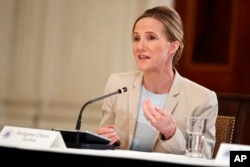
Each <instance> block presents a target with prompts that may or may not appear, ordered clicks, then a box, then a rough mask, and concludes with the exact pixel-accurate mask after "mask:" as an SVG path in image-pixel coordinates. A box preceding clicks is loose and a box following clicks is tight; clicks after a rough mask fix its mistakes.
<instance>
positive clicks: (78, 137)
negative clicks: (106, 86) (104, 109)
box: [76, 87, 127, 144]
mask: <svg viewBox="0 0 250 167" xmlns="http://www.w3.org/2000/svg"><path fill="white" fill-rule="evenodd" d="M126 91H127V88H126V87H123V88H122V89H118V90H117V91H115V92H113V93H110V94H107V95H104V96H101V97H98V98H96V99H92V100H89V101H87V102H86V103H85V104H84V105H83V106H82V108H81V110H80V113H79V116H78V119H77V123H76V130H77V133H76V144H80V133H79V132H80V128H81V120H82V113H83V110H84V109H85V108H86V106H87V105H89V104H91V103H94V102H96V101H99V100H102V99H104V98H107V97H109V96H113V95H115V94H122V93H124V92H126Z"/></svg>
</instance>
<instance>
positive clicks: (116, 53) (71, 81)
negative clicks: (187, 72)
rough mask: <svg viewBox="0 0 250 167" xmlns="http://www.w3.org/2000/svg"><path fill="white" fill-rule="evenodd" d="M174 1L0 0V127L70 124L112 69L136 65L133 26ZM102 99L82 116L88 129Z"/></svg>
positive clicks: (98, 91) (94, 123) (94, 122)
mask: <svg viewBox="0 0 250 167" xmlns="http://www.w3.org/2000/svg"><path fill="white" fill-rule="evenodd" d="M165 4H166V5H170V6H174V3H173V0H0V58H1V61H0V126H1V125H2V126H3V125H12V126H24V127H34V128H42V129H51V128H68V129H74V128H75V123H76V119H77V117H78V113H79V111H80V108H81V107H82V105H83V103H85V102H86V101H88V100H90V99H93V98H95V97H98V96H101V95H103V89H104V86H105V83H106V80H107V78H108V76H109V75H110V74H111V73H113V72H123V71H131V70H135V69H136V66H135V63H134V59H133V55H132V50H131V46H132V40H131V29H132V25H133V22H134V20H135V19H136V18H137V17H138V16H139V15H140V14H141V13H142V12H143V11H144V10H145V9H147V8H150V7H153V6H157V5H165ZM101 103H102V102H101V101H100V102H97V103H95V104H91V105H90V106H88V107H87V108H86V109H85V111H84V113H83V120H82V121H83V123H82V129H88V130H93V129H95V128H96V127H97V125H98V122H99V120H100V117H101V112H100V106H101Z"/></svg>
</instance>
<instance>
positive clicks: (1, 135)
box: [0, 126, 66, 148]
mask: <svg viewBox="0 0 250 167" xmlns="http://www.w3.org/2000/svg"><path fill="white" fill-rule="evenodd" d="M0 145H4V146H14V147H31V148H35V147H37V148H39V147H40V148H41V147H42V148H52V147H57V148H66V145H65V143H64V141H63V138H62V136H61V134H60V132H57V131H50V130H43V129H33V128H24V127H16V126H4V127H3V129H2V130H1V132H0Z"/></svg>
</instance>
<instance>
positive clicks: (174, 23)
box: [133, 6, 184, 65]
mask: <svg viewBox="0 0 250 167" xmlns="http://www.w3.org/2000/svg"><path fill="white" fill-rule="evenodd" d="M145 17H151V18H154V19H156V20H158V21H160V22H162V23H163V25H164V26H165V28H166V36H167V38H168V39H169V40H170V41H171V42H173V41H178V42H179V43H180V46H179V48H178V50H177V51H176V53H175V55H174V58H173V62H172V63H173V65H176V64H177V62H178V61H179V60H180V58H181V55H182V51H183V48H184V32H183V25H182V21H181V18H180V16H179V14H178V13H177V12H176V11H175V10H174V9H173V8H170V7H167V6H158V7H154V8H151V9H148V10H146V11H145V12H144V13H143V14H142V15H141V16H139V17H138V18H137V19H136V21H135V23H134V26H133V31H134V28H135V25H136V23H137V22H138V21H139V20H140V19H142V18H145Z"/></svg>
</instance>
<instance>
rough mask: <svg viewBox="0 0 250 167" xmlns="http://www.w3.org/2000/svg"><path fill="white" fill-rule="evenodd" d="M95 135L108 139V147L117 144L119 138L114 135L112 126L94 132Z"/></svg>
mask: <svg viewBox="0 0 250 167" xmlns="http://www.w3.org/2000/svg"><path fill="white" fill-rule="evenodd" d="M95 133H96V134H98V135H101V136H104V137H107V138H109V139H110V143H109V144H110V145H112V144H116V145H117V143H119V139H120V137H119V136H118V135H117V134H116V132H115V130H114V125H108V126H106V127H103V128H99V129H96V130H95Z"/></svg>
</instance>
